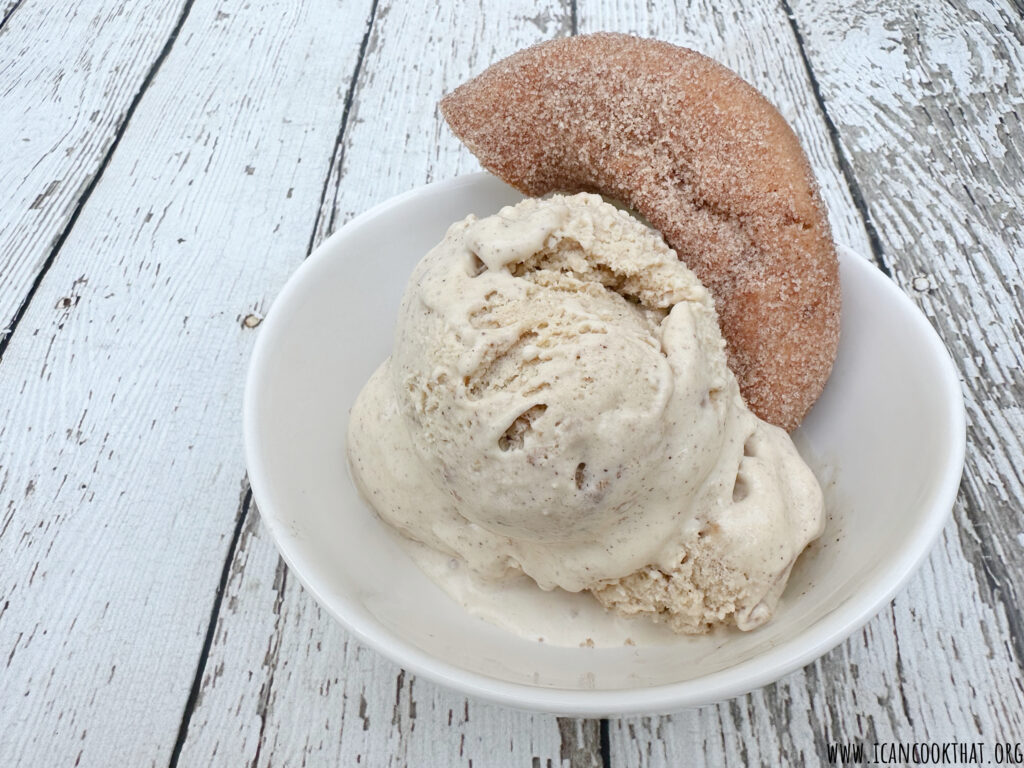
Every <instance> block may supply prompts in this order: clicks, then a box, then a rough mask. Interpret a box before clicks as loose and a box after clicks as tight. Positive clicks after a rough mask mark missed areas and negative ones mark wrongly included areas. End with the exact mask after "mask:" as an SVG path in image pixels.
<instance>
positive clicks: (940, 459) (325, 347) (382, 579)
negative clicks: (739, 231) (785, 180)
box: [244, 173, 965, 716]
mask: <svg viewBox="0 0 1024 768" xmlns="http://www.w3.org/2000/svg"><path fill="white" fill-rule="evenodd" d="M519 199H521V195H519V193H517V192H516V191H515V190H513V189H511V188H510V187H507V186H505V185H504V184H502V183H501V182H500V181H498V180H497V179H495V178H494V177H492V176H490V175H488V174H485V173H478V174H473V175H470V176H464V177H461V178H457V179H453V180H451V181H446V182H441V183H438V184H431V185H429V186H426V187H422V188H420V189H416V190H413V191H411V192H408V193H406V194H404V195H400V196H398V197H396V198H394V199H392V200H389V201H387V202H385V203H383V204H382V205H379V206H377V207H376V208H374V209H373V210H371V211H368V212H367V213H364V214H363V215H361V216H359V217H357V218H356V219H354V220H352V221H351V222H349V223H348V224H346V225H345V226H344V227H343V228H342V229H341V230H340V231H338V232H336V233H335V234H334V235H333V236H331V237H330V238H329V239H328V240H327V241H326V242H324V244H323V245H322V246H320V248H318V249H317V251H316V252H315V253H314V254H313V255H312V256H311V257H310V258H309V259H308V260H307V261H306V262H305V263H304V264H303V265H302V266H301V267H300V268H299V269H298V270H297V271H296V273H295V274H294V275H293V276H292V278H291V280H289V282H288V284H287V285H286V286H285V288H284V290H283V291H282V292H281V295H280V296H279V297H278V298H277V301H276V302H275V303H274V305H273V307H272V309H271V311H270V313H269V314H268V316H267V318H266V320H265V321H264V322H263V325H262V327H261V329H260V331H259V339H258V341H257V343H256V349H255V351H254V353H253V357H252V363H251V365H250V369H249V378H248V381H247V384H246V391H245V413H244V423H245V450H246V461H247V464H248V469H249V479H250V482H251V483H252V489H253V493H254V495H255V497H256V501H257V503H258V505H259V509H260V512H261V514H262V515H263V520H264V523H265V524H266V526H267V528H268V529H269V530H270V531H271V532H272V534H273V536H274V538H275V540H276V541H277V545H278V547H279V549H280V551H281V554H282V556H283V557H284V559H285V560H286V561H287V563H288V565H289V566H290V567H291V569H292V571H293V572H294V573H295V575H297V576H298V578H299V579H300V580H301V581H302V583H303V584H304V585H305V587H306V588H307V589H308V590H309V591H310V592H311V593H312V594H313V596H314V597H315V598H316V599H317V600H318V601H319V602H320V603H321V605H323V606H324V608H326V609H327V611H328V612H329V613H330V614H331V615H332V616H334V617H335V618H337V619H338V620H339V621H340V622H341V623H342V624H344V625H345V627H347V628H348V629H349V630H350V631H351V632H353V633H354V634H355V635H357V636H358V637H359V639H360V640H362V641H363V642H364V643H366V644H367V645H370V646H372V647H373V648H376V649H377V650H378V651H380V652H381V653H382V654H384V655H385V656H387V657H389V658H390V659H392V660H393V661H395V662H396V663H398V664H400V665H401V666H403V667H405V668H407V669H409V670H412V671H413V672H415V673H417V674H420V675H423V676H425V677H428V678H430V679H432V680H435V681H436V682H439V683H442V684H444V685H447V686H450V687H451V688H455V689H457V690H459V691H462V692H464V693H466V694H470V695H473V696H478V697H481V698H484V699H489V700H492V701H496V702H501V703H504V704H508V705H512V706H516V707H521V708H527V709H535V710H542V711H547V712H556V713H560V714H572V715H579V716H605V715H619V714H636V713H652V712H667V711H671V710H674V709H680V708H683V707H687V706H694V705H699V704H705V703H709V702H713V701H717V700H721V699H725V698H729V697H732V696H736V695H738V694H741V693H744V692H746V691H749V690H752V689H754V688H757V687H759V686H762V685H765V684H767V683H770V682H772V681H774V680H776V679H778V678H779V677H781V676H782V675H785V674H786V673H788V672H790V671H792V670H794V669H796V668H798V667H800V666H802V665H804V664H807V663H809V662H811V661H813V660H814V659H816V658H817V657H818V656H820V655H821V654H823V653H825V652H826V651H828V650H829V649H831V648H832V647H834V646H835V645H837V644H838V643H839V642H841V641H842V640H843V639H844V638H845V637H847V636H848V635H849V634H850V633H852V632H854V631H855V630H857V629H858V628H859V627H861V626H862V625H863V624H864V623H865V622H867V621H868V619H870V618H871V617H872V616H873V615H874V614H875V613H876V612H877V611H878V610H879V609H880V608H882V607H883V606H884V605H886V604H887V603H888V602H889V600H890V599H891V598H892V596H893V595H894V593H895V592H896V591H897V590H898V589H899V588H900V586H901V585H902V584H903V583H904V582H905V581H906V580H907V578H908V577H909V576H910V574H911V573H912V572H913V570H914V569H915V567H916V566H917V565H918V564H919V563H920V562H921V560H922V559H923V558H924V557H925V555H926V554H927V553H928V551H929V549H930V548H931V547H932V545H933V544H934V542H935V540H936V538H937V537H938V535H939V532H940V531H941V530H942V527H943V525H944V524H945V523H946V521H947V519H948V518H949V513H950V509H951V508H952V505H953V501H954V499H955V497H956V493H957V488H958V485H959V481H960V473H961V470H962V467H963V459H964V440H965V434H964V407H963V399H962V395H961V391H960V383H959V380H958V376H957V373H956V370H955V369H954V367H953V364H952V362H951V361H950V358H949V355H948V353H947V352H946V350H945V348H944V347H943V345H942V343H941V342H940V341H939V338H938V337H937V336H936V334H935V332H934V331H933V330H932V328H931V326H930V325H929V323H928V321H927V320H926V319H925V318H924V317H923V316H922V314H921V313H920V312H919V311H918V309H917V308H916V307H915V306H914V304H913V303H912V302H911V301H910V300H909V299H908V298H907V297H906V296H904V295H903V293H902V292H900V290H899V289H898V288H897V287H896V286H895V285H894V284H893V283H892V282H891V281H890V280H888V279H887V278H886V277H885V276H884V275H882V274H881V273H880V272H879V271H878V270H877V269H876V268H875V267H874V266H872V265H871V264H870V263H869V262H868V261H866V260H865V259H863V258H862V257H860V256H858V255H857V254H855V253H853V252H851V251H850V250H848V249H840V252H839V256H840V263H841V272H842V285H843V316H842V341H841V343H840V348H839V357H838V360H837V361H836V365H835V369H834V372H833V374H832V378H831V380H830V381H829V384H828V387H827V388H826V390H825V393H824V395H823V396H822V397H821V399H820V400H819V401H818V403H817V404H816V405H815V407H814V410H813V411H812V413H811V414H810V416H809V417H808V418H807V420H806V421H805V423H804V425H803V426H802V427H801V429H800V430H799V432H798V433H797V434H796V435H795V438H796V440H797V444H798V445H799V446H800V448H801V452H802V453H803V454H804V456H805V458H807V459H808V461H809V463H810V464H811V466H812V467H813V468H814V469H815V470H816V472H817V473H818V475H819V478H820V479H821V480H822V481H823V483H824V485H825V488H826V498H827V504H828V513H829V521H828V527H827V529H826V532H825V535H824V536H823V537H822V539H820V540H819V542H818V543H816V544H814V545H812V547H811V548H810V549H809V550H808V551H807V552H805V553H804V555H803V557H802V558H801V560H800V561H799V563H798V566H797V567H796V568H795V569H794V572H793V575H792V578H791V580H790V583H789V587H788V589H787V591H786V594H785V595H784V597H783V600H782V602H781V603H780V606H779V609H778V611H777V613H776V616H775V618H774V619H773V620H772V621H771V622H770V623H769V624H768V625H766V626H765V627H763V628H761V629H759V630H757V631H754V632H751V633H739V632H730V633H727V635H726V636H725V637H723V636H722V635H713V636H710V637H703V638H680V641H679V643H678V644H677V645H669V646H660V647H622V648H559V647H553V646H546V645H544V644H538V643H536V642H531V641H527V640H523V639H520V638H518V637H515V636H513V635H511V634H509V633H507V632H505V631H503V630H500V629H498V628H497V627H494V626H491V625H489V624H486V623H484V622H482V621H481V620H479V619H476V618H473V617H472V616H470V615H468V614H467V613H466V612H465V611H463V610H462V609H461V608H460V607H459V606H458V605H457V604H456V603H455V602H453V601H452V600H451V599H449V598H448V597H447V596H446V595H445V594H444V593H443V592H442V591H441V590H440V589H439V588H438V587H436V586H435V585H434V584H433V583H432V582H430V581H429V580H427V579H426V578H425V577H424V576H423V575H422V574H421V572H420V571H419V570H418V569H417V568H416V566H414V565H413V564H412V562H411V561H410V560H409V559H408V558H407V556H406V555H405V554H404V552H403V550H402V549H401V548H400V547H399V546H398V545H397V544H396V543H395V541H394V539H393V538H392V535H391V534H390V533H389V532H388V531H387V530H386V529H385V526H384V524H383V523H381V522H380V521H379V520H378V519H377V518H376V517H375V516H374V514H373V513H372V511H371V510H370V509H369V508H368V507H367V506H366V504H365V503H364V502H363V501H362V500H361V499H360V497H359V496H358V494H357V493H356V490H355V488H354V487H353V484H352V482H351V480H350V477H349V474H348V470H347V465H346V461H345V430H346V423H347V420H348V412H349V408H350V407H351V405H352V403H353V401H354V399H355V397H356V395H357V393H358V392H359V390H360V389H361V387H362V386H363V384H364V383H365V382H366V380H367V378H368V377H369V376H370V373H371V372H372V371H373V370H374V369H375V368H376V367H377V365H379V364H380V363H381V362H382V361H383V360H384V358H385V357H386V356H387V355H388V354H389V352H390V349H391V338H392V331H393V328H394V320H395V315H396V311H397V308H398V304H399V300H400V298H401V295H402V292H403V289H404V285H405V281H406V278H407V277H408V275H409V273H410V272H411V270H412V268H413V265H414V264H415V263H416V262H417V261H418V260H419V259H420V258H421V257H422V256H423V254H425V253H426V252H427V250H429V249H430V248H431V247H432V246H433V245H435V244H436V243H437V242H439V241H440V239H441V238H442V236H443V235H444V232H445V230H446V229H447V227H448V225H449V224H451V223H452V222H454V221H457V220H459V219H461V218H463V217H464V216H466V215H467V214H469V213H476V214H477V215H487V214H490V213H494V212H496V211H497V210H498V209H499V208H500V207H501V206H503V205H506V204H509V203H514V202H516V201H518V200H519Z"/></svg>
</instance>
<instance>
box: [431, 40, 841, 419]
mask: <svg viewBox="0 0 1024 768" xmlns="http://www.w3.org/2000/svg"><path fill="white" fill-rule="evenodd" d="M440 107H441V111H442V113H443V115H444V117H445V119H446V120H447V121H448V124H449V125H450V126H451V128H452V130H453V131H454V132H455V134H456V135H457V136H458V137H459V138H460V139H461V140H462V141H463V142H464V143H465V144H466V146H468V147H469V149H470V150H471V151H472V152H473V154H475V155H476V156H477V158H479V160H480V162H481V164H482V165H483V166H484V167H485V168H487V169H488V170H489V171H491V172H492V173H494V174H496V175H497V176H499V177H501V178H502V179H504V180H505V181H506V182H508V183H509V184H511V185H512V186H514V187H516V188H517V189H519V190H520V191H522V192H523V193H525V194H527V195H537V196H539V195H544V194H547V193H549V192H554V191H563V192H579V191H588V192H598V193H601V194H604V195H607V196H609V197H612V198H615V199H618V200H620V201H622V202H623V203H625V204H627V205H628V206H630V207H631V208H633V209H634V210H635V211H637V212H638V213H639V214H641V215H642V216H644V217H645V218H646V219H647V220H648V221H649V222H650V224H652V225H653V226H654V227H655V228H657V229H658V230H659V231H660V232H661V233H662V235H663V236H664V237H665V240H666V241H667V242H668V244H669V245H670V246H672V248H674V249H675V251H676V253H677V254H678V256H679V258H680V259H682V260H683V261H684V262H685V263H686V265H687V266H689V267H690V269H692V270H693V271H694V272H695V273H696V274H697V277H698V278H700V280H701V282H703V283H704V285H705V286H707V288H708V289H709V290H710V291H711V294H712V296H714V298H715V306H716V309H717V310H718V314H719V319H720V322H721V328H722V335H723V336H724V338H725V340H726V347H727V352H728V357H729V365H730V367H731V368H732V370H733V371H734V372H735V374H736V377H737V379H738V380H739V384H740V391H741V392H742V393H743V397H744V398H745V399H746V401H747V404H748V405H749V406H750V408H751V410H753V411H754V413H756V414H757V415H758V416H760V417H761V418H762V419H764V420H766V421H769V422H771V423H773V424H777V425H778V426H780V427H783V428H784V429H787V430H792V429H795V428H796V427H797V426H798V425H799V424H800V422H801V421H802V420H803V417H804V416H805V415H806V413H807V411H808V410H809V409H810V408H811V406H812V405H813V404H814V401H815V400H816V399H817V398H818V396H819V395H820V394H821V391H822V389H823V388H824V386H825V382H826V380H827V379H828V376H829V373H830V372H831V369H832V364H833V362H834V360H835V355H836V349H837V346H838V343H839V307H840V295H839V266H838V261H837V258H836V252H835V246H834V244H833V242H832V237H831V233H830V230H829V225H828V218H827V215H826V212H825V208H824V205H823V204H822V201H821V197H820V195H819V193H818V188H817V185H816V183H815V181H814V177H813V174H812V172H811V168H810V165H809V164H808V162H807V158H806V156H805V155H804V153H803V150H802V149H801V147H800V142H799V141H798V139H797V138H796V135H795V134H794V133H793V131H792V129H791V128H790V127H789V125H788V124H787V123H786V121H785V119H784V118H783V117H782V115H780V114H779V112H778V111H777V110H776V109H775V108H774V107H773V106H772V105H771V104H770V103H769V102H768V101H767V100H766V99H765V98H764V97H763V96H762V95H761V94H760V93H759V92H758V91H757V90H756V89H754V88H753V86H751V85H749V84H748V83H746V82H745V81H744V80H742V79H741V78H740V77H739V76H738V75H736V74H735V73H734V72H732V71H731V70H729V69H727V68H725V67H724V66H722V65H721V64H718V63H717V62H715V61H713V60H712V59H709V58H708V57H706V56H703V55H701V54H699V53H697V52H695V51H692V50H689V49H687V48H680V47H678V46H674V45H670V44H668V43H664V42H660V41H656V40H648V39H643V38H638V37H633V36H630V35H621V34H611V33H599V34H592V35H583V36H578V37H570V38H564V39H559V40H553V41H549V42H545V43H541V44H539V45H536V46H533V47H532V48H527V49H525V50H522V51H519V52H518V53H515V54H513V55H512V56H510V57H508V58H507V59H504V60H502V61H500V62H498V63H497V64H494V65H493V66H491V67H490V68H489V69H487V70H486V71H485V72H483V73H482V74H481V75H479V76H478V77H476V78H474V79H472V80H470V81H468V82H467V83H464V84H463V85H461V86H459V87H458V88H456V89H455V90H454V91H453V92H452V93H450V94H448V95H447V96H445V97H444V98H443V99H442V101H441V104H440Z"/></svg>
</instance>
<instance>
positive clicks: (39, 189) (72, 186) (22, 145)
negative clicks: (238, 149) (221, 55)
mask: <svg viewBox="0 0 1024 768" xmlns="http://www.w3.org/2000/svg"><path fill="white" fill-rule="evenodd" d="M3 5H4V7H3V8H0V20H2V19H4V18H6V16H7V13H8V12H10V13H11V15H10V18H9V19H8V20H7V22H6V23H4V25H3V28H2V32H0V135H2V136H3V140H4V142H3V160H2V161H0V339H2V338H3V330H4V329H6V328H7V327H8V324H9V323H10V321H11V319H12V318H13V317H14V315H15V313H16V311H17V309H18V307H19V306H20V305H21V303H22V301H23V300H24V298H25V296H26V295H27V294H28V291H29V289H30V287H31V285H32V282H33V281H34V280H35V276H36V274H37V272H38V271H39V269H40V267H41V266H42V264H43V262H44V261H45V260H46V258H47V256H48V255H49V254H50V251H51V249H52V247H53V245H54V242H55V241H56V240H57V238H58V237H59V236H60V234H61V232H63V230H64V228H65V226H66V225H67V223H68V221H69V219H70V218H71V216H72V213H73V211H74V209H75V205H76V203H77V202H78V200H79V199H80V197H81V195H82V192H83V191H84V189H85V188H86V187H87V186H88V184H89V182H90V181H91V180H92V178H93V176H94V175H95V173H96V171H97V169H98V167H99V166H100V164H101V162H102V160H103V157H104V156H105V155H106V153H107V151H108V149H109V148H110V145H111V143H112V142H113V141H114V139H115V136H116V135H117V132H118V129H119V128H120V126H121V124H122V122H123V120H124V117H125V114H126V112H127V110H128V107H129V105H130V104H131V102H132V99H133V98H134V97H135V94H136V93H137V92H138V91H139V89H140V88H141V86H142V83H143V81H144V80H145V78H146V75H147V73H148V72H149V70H150V68H151V66H152V65H153V63H154V61H155V60H156V58H157V56H158V54H159V53H160V51H161V49H162V48H163V46H164V43H165V42H166V40H167V38H168V37H169V35H170V34H171V30H172V29H173V28H174V26H175V23H176V22H177V19H178V17H179V14H180V13H181V8H182V1H180V0H179V1H177V2H163V1H162V0H147V1H146V2H125V0H89V2H76V3H53V2H46V0H24V1H23V2H22V3H21V4H20V5H19V6H18V7H17V10H16V11H15V10H14V5H15V4H14V3H5V4H3Z"/></svg>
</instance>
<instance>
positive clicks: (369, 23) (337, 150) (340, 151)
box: [306, 0, 377, 257]
mask: <svg viewBox="0 0 1024 768" xmlns="http://www.w3.org/2000/svg"><path fill="white" fill-rule="evenodd" d="M376 20H377V0H373V4H372V5H371V6H370V15H369V17H368V18H367V19H366V31H365V32H363V39H362V41H361V42H360V43H359V55H358V56H357V57H356V65H355V67H354V68H353V69H352V78H351V79H350V80H349V81H348V90H347V91H345V106H344V107H343V108H342V110H341V124H340V125H339V126H338V137H337V138H336V139H335V140H334V150H333V152H332V153H331V159H330V162H329V163H328V165H327V177H326V178H325V179H324V188H323V190H321V192H320V205H319V207H318V208H317V210H316V218H315V219H313V231H312V232H311V233H310V235H309V245H308V246H306V256H307V257H308V256H309V254H311V253H312V252H313V246H314V245H315V243H316V233H317V230H318V229H319V227H320V214H321V212H322V211H323V209H324V201H325V200H327V190H328V189H329V188H330V186H331V177H332V176H333V175H334V168H335V165H334V158H335V157H337V158H338V165H337V167H338V168H341V165H342V163H343V162H344V161H345V147H344V146H343V142H344V141H345V131H346V130H348V116H349V113H350V112H351V111H352V101H353V100H354V99H355V93H356V83H357V81H358V80H359V74H360V72H362V69H363V59H365V58H366V47H367V45H369V42H370V33H371V32H372V31H373V23H374V22H375V21H376ZM334 216H335V213H334V206H331V216H330V219H329V220H328V223H327V233H328V234H330V233H331V232H333V231H334Z"/></svg>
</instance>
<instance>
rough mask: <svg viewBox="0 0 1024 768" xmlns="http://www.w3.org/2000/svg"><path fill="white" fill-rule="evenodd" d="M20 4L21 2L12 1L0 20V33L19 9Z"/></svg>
mask: <svg viewBox="0 0 1024 768" xmlns="http://www.w3.org/2000/svg"><path fill="white" fill-rule="evenodd" d="M21 3H22V0H14V3H13V4H12V5H10V6H9V7H8V8H7V12H6V13H5V14H4V17H3V18H2V19H0V31H2V30H3V28H4V25H6V24H7V21H8V20H9V19H10V18H11V16H13V15H14V12H15V11H16V10H18V8H19V7H21Z"/></svg>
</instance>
